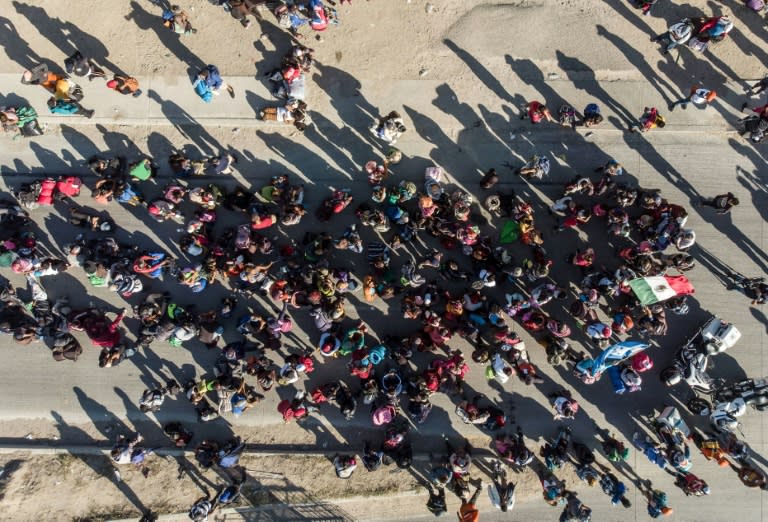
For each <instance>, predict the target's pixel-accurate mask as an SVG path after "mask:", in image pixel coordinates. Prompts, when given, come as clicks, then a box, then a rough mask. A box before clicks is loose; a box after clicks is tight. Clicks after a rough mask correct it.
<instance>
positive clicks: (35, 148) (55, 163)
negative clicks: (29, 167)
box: [29, 141, 74, 174]
mask: <svg viewBox="0 0 768 522" xmlns="http://www.w3.org/2000/svg"><path fill="white" fill-rule="evenodd" d="M29 148H30V149H31V150H32V152H34V153H35V156H36V157H37V161H39V162H40V167H38V168H37V169H33V171H35V170H36V171H38V172H45V173H50V174H52V173H57V172H60V173H62V174H63V173H65V172H68V171H69V170H70V169H71V168H72V167H74V165H68V164H67V163H66V162H65V161H64V160H62V159H61V156H60V155H59V154H56V153H55V152H53V151H52V150H49V149H46V148H45V147H43V146H42V145H40V144H39V143H37V142H34V141H31V142H30V143H29Z"/></svg>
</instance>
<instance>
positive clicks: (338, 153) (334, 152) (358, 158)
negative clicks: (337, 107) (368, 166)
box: [304, 111, 374, 177]
mask: <svg viewBox="0 0 768 522" xmlns="http://www.w3.org/2000/svg"><path fill="white" fill-rule="evenodd" d="M311 116H312V122H313V124H314V125H313V126H312V128H311V129H309V130H308V131H307V132H305V133H304V137H305V138H306V139H308V140H309V141H311V142H312V143H313V144H314V145H315V146H316V147H318V148H319V149H320V150H322V151H323V152H324V153H325V154H327V155H328V156H329V157H330V158H331V160H333V161H334V162H335V164H336V166H337V167H338V168H339V170H342V171H344V172H346V173H347V174H348V175H350V176H352V177H356V176H359V175H361V172H362V168H363V165H365V162H366V161H368V160H370V159H371V158H372V156H373V154H374V153H373V151H372V150H371V144H370V143H368V142H366V141H363V140H361V139H360V137H359V136H358V135H357V134H356V133H355V132H354V131H352V129H350V128H349V127H347V126H344V127H342V128H339V127H337V126H336V125H335V124H334V123H333V122H332V121H331V120H329V119H328V118H326V117H325V116H324V115H323V114H321V113H320V112H315V111H312V112H311Z"/></svg>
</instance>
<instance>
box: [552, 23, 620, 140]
mask: <svg viewBox="0 0 768 522" xmlns="http://www.w3.org/2000/svg"><path fill="white" fill-rule="evenodd" d="M600 27H601V26H598V32H599V31H600ZM555 55H556V56H557V62H558V64H559V66H560V69H562V70H564V71H565V74H566V76H567V77H568V79H569V80H571V81H572V82H573V86H574V87H576V88H577V89H579V90H582V91H584V92H586V93H587V94H589V95H590V96H593V97H594V98H595V99H596V100H597V101H599V102H600V103H605V104H606V105H607V106H608V107H609V108H610V109H611V110H612V111H613V112H614V113H615V114H616V115H618V116H619V117H620V118H621V119H622V120H623V121H624V122H625V123H626V124H627V126H629V124H630V123H632V122H633V121H634V120H635V117H634V115H633V114H632V113H631V112H630V111H629V110H628V109H627V108H626V107H624V106H623V105H622V104H621V103H619V102H618V101H617V100H616V99H615V98H614V97H613V96H611V95H610V94H608V92H607V91H606V90H605V89H604V88H603V87H602V85H600V82H599V81H598V80H597V77H596V75H595V71H593V70H592V68H591V67H589V66H588V65H587V64H585V63H584V62H582V61H581V60H579V59H578V58H576V57H575V56H567V55H566V54H565V53H563V52H562V51H560V50H558V51H555Z"/></svg>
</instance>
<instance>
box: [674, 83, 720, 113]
mask: <svg viewBox="0 0 768 522" xmlns="http://www.w3.org/2000/svg"><path fill="white" fill-rule="evenodd" d="M716 97H717V93H716V92H715V91H713V90H710V89H705V88H704V87H702V86H701V85H694V86H693V87H691V92H690V94H689V95H688V96H686V97H685V98H680V99H679V100H677V101H675V102H672V103H670V104H669V110H670V111H673V110H674V109H675V107H676V106H678V105H681V106H682V107H683V109H687V108H688V102H691V103H693V104H694V105H699V106H701V107H706V106H707V105H709V104H710V103H712V101H713V100H714V99H715V98H716Z"/></svg>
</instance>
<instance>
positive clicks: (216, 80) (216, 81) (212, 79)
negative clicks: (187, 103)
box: [205, 65, 224, 89]
mask: <svg viewBox="0 0 768 522" xmlns="http://www.w3.org/2000/svg"><path fill="white" fill-rule="evenodd" d="M205 70H206V71H208V78H207V79H206V80H205V83H207V84H208V87H210V88H212V89H218V88H219V87H221V84H222V83H224V80H222V79H221V74H220V73H219V68H218V67H216V66H215V65H208V66H206V68H205Z"/></svg>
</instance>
